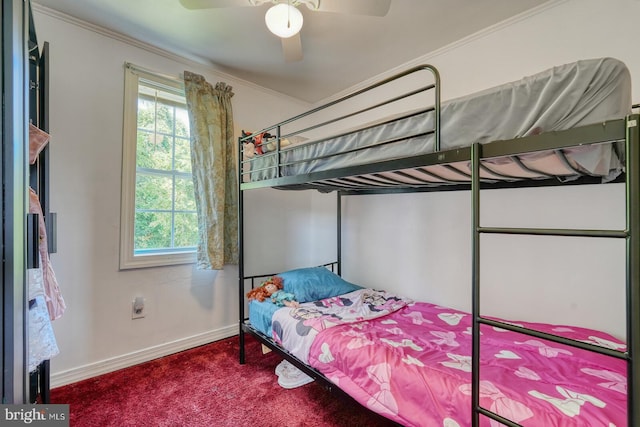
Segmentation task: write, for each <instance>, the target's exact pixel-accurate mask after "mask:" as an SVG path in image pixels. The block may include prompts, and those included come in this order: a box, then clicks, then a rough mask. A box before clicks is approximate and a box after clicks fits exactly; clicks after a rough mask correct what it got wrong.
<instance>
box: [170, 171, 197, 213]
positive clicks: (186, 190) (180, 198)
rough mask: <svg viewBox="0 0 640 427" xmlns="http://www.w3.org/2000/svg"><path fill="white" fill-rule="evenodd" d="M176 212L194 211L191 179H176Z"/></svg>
mask: <svg viewBox="0 0 640 427" xmlns="http://www.w3.org/2000/svg"><path fill="white" fill-rule="evenodd" d="M175 210H177V211H195V210H196V201H195V197H194V195H193V179H192V178H191V177H188V178H183V177H176V205H175Z"/></svg>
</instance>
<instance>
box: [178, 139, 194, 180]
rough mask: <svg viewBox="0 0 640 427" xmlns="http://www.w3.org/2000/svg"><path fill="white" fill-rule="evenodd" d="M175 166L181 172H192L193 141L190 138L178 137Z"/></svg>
mask: <svg viewBox="0 0 640 427" xmlns="http://www.w3.org/2000/svg"><path fill="white" fill-rule="evenodd" d="M175 144H176V149H175V150H176V151H175V153H176V154H175V160H176V164H175V168H176V170H177V171H179V172H185V173H191V142H190V141H189V139H185V138H176V142H175Z"/></svg>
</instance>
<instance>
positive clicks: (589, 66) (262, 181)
mask: <svg viewBox="0 0 640 427" xmlns="http://www.w3.org/2000/svg"><path fill="white" fill-rule="evenodd" d="M380 98H382V100H381V101H378V99H380ZM371 99H376V101H371ZM398 111H400V112H399V113H398ZM631 112H632V102H631V77H630V73H629V71H628V69H627V67H626V66H625V64H624V63H622V62H621V61H619V60H616V59H613V58H598V59H589V60H582V61H577V62H574V63H570V64H565V65H561V66H557V67H553V68H551V69H548V70H545V71H543V72H540V73H537V74H535V75H532V76H528V77H525V78H523V79H521V80H518V81H515V82H510V83H507V84H503V85H500V86H497V87H494V88H490V89H487V90H484V91H481V92H478V93H474V94H472V95H468V96H465V97H461V98H457V99H453V100H451V101H447V102H443V103H441V102H440V76H439V73H438V70H437V69H436V68H435V67H433V66H431V65H422V66H418V67H414V68H411V69H409V70H407V71H405V72H402V73H399V74H397V75H395V76H392V77H390V78H387V79H385V80H382V81H380V82H378V83H375V84H372V85H370V86H368V87H366V88H364V89H361V90H358V91H356V92H353V93H351V94H349V95H346V96H344V97H342V98H340V99H338V100H335V101H332V102H330V103H328V104H325V105H322V106H320V107H318V108H315V109H313V110H311V111H308V112H306V113H303V114H300V115H298V116H296V117H293V118H291V119H288V120H285V121H283V122H280V123H277V124H275V125H272V126H269V127H266V128H264V129H262V130H260V131H258V132H254V133H252V134H244V132H243V134H244V135H243V137H241V138H239V154H240V155H239V159H241V160H240V178H241V179H240V182H241V186H240V188H241V190H248V189H253V188H263V187H275V188H281V189H317V190H319V191H322V192H328V191H333V190H341V191H345V192H392V191H433V190H458V189H469V188H470V186H471V176H472V171H471V159H472V150H473V149H474V148H473V146H475V147H477V148H475V149H477V150H479V151H480V154H479V157H480V168H479V173H480V175H479V179H480V185H481V186H483V187H485V186H490V187H492V188H500V187H513V186H536V185H555V184H562V183H600V182H611V181H616V180H620V179H621V177H622V176H623V174H624V170H625V154H624V153H625V145H624V143H625V138H626V134H627V120H628V116H629V115H630V114H631ZM634 117H635V116H634ZM635 118H636V119H637V117H635ZM362 122H364V124H362V125H358V126H357V127H352V126H353V123H362ZM350 126H351V127H350ZM636 143H637V142H636Z"/></svg>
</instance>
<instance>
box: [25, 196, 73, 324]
mask: <svg viewBox="0 0 640 427" xmlns="http://www.w3.org/2000/svg"><path fill="white" fill-rule="evenodd" d="M29 212H30V213H34V214H38V229H39V230H38V231H39V235H40V243H39V246H38V249H39V251H40V259H41V260H42V265H41V267H42V275H43V278H44V293H45V300H46V302H47V308H48V309H49V317H50V318H51V320H56V319H59V318H61V317H62V315H63V314H64V310H65V309H66V308H67V306H66V305H65V303H64V299H62V293H61V292H60V288H59V287H58V281H57V280H56V275H55V273H54V272H53V267H52V266H51V260H50V259H49V251H48V249H47V229H46V227H45V225H44V215H42V208H41V207H40V200H39V199H38V195H37V194H36V192H35V191H33V189H32V188H29Z"/></svg>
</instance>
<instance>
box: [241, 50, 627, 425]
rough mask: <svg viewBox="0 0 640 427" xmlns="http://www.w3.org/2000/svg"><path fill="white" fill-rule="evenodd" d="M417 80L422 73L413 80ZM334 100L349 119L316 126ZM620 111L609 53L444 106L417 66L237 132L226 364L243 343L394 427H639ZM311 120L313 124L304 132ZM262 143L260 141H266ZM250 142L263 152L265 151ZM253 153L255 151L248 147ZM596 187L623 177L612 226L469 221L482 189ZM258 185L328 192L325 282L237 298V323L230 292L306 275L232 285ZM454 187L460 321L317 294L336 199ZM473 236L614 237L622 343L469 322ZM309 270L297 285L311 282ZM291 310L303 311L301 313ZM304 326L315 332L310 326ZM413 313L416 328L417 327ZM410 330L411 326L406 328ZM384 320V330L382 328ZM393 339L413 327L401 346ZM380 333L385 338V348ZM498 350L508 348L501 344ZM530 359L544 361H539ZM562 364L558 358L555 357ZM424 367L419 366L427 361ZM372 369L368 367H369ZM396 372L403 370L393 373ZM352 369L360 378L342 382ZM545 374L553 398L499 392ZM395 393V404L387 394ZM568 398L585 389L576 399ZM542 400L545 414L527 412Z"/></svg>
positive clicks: (595, 335) (375, 295)
mask: <svg viewBox="0 0 640 427" xmlns="http://www.w3.org/2000/svg"><path fill="white" fill-rule="evenodd" d="M417 74H419V75H421V76H425V75H426V76H427V77H421V78H415V75H417ZM407 78H409V79H411V81H412V84H413V82H419V83H418V84H417V86H415V88H413V89H409V90H406V85H405V86H400V87H403V88H405V89H404V90H402V91H401V92H400V94H396V93H393V94H392V95H391V96H390V97H388V98H386V99H385V100H384V101H381V102H378V103H375V104H373V105H368V106H365V107H362V103H361V102H352V101H353V100H354V99H355V98H358V97H361V96H362V95H366V96H368V95H369V94H370V93H371V92H372V91H376V90H380V88H383V87H385V86H386V85H393V84H396V83H397V82H398V80H401V79H407ZM425 80H426V81H427V84H426V85H424V84H423V83H424V81H425ZM385 93H387V94H388V93H389V91H387V92H385ZM424 94H428V96H429V97H430V103H429V104H427V105H428V107H426V108H424V107H421V106H418V108H415V103H413V104H412V102H408V103H407V104H405V106H404V107H403V108H405V110H403V112H402V113H399V114H393V115H392V116H390V117H388V118H384V117H379V118H376V119H375V120H373V121H368V122H365V124H364V125H361V126H358V127H356V128H342V129H340V127H339V126H337V125H338V124H339V123H351V122H352V121H353V120H355V118H356V117H362V116H371V115H372V114H371V113H372V111H374V110H377V109H382V110H384V111H390V110H389V108H390V106H392V105H395V104H397V103H399V102H404V101H405V100H407V99H409V98H411V97H416V96H420V97H422V98H420V101H419V102H420V103H424ZM347 104H348V105H349V108H350V111H349V112H346V113H345V112H344V109H342V110H341V115H340V116H336V117H330V118H328V117H329V116H328V114H326V111H327V110H328V109H332V108H336V107H338V110H340V107H341V106H343V105H347ZM407 105H408V106H411V107H413V108H408V107H407ZM354 106H355V107H354ZM631 107H632V106H631V79H630V75H629V72H628V70H627V68H626V66H625V65H624V64H623V63H621V62H620V61H618V60H615V59H612V58H598V59H592V60H585V61H578V62H576V63H572V64H565V65H561V66H558V67H554V68H552V69H549V70H546V71H544V72H541V73H538V74H536V75H533V76H530V77H526V78H524V79H522V80H520V81H517V82H511V83H508V84H505V85H501V86H498V87H496V88H492V89H489V90H486V91H483V92H480V93H477V94H473V95H470V96H467V97H463V98H459V99H455V100H452V101H449V102H446V103H441V102H440V76H439V73H438V71H437V70H436V69H435V67H433V66H430V65H424V66H418V67H414V68H411V69H409V70H407V71H405V72H402V73H399V74H397V75H395V76H392V77H390V78H388V79H385V80H382V81H380V82H378V83H375V84H372V85H370V86H368V87H366V88H363V89H361V90H358V91H355V92H353V93H351V94H349V95H346V96H344V97H342V98H340V99H338V100H336V101H333V102H330V103H327V104H325V105H323V106H320V107H318V108H316V109H314V110H311V111H309V112H307V113H304V114H301V115H299V116H296V117H294V118H292V119H289V120H286V121H283V122H281V123H278V124H276V125H273V126H270V127H267V128H264V129H262V130H260V131H259V132H254V133H252V134H247V135H244V136H243V137H241V138H240V139H239V143H238V159H239V182H240V198H239V222H240V227H239V242H240V263H239V299H240V302H239V312H240V316H239V334H240V335H239V337H240V355H239V357H240V363H245V357H246V354H245V351H244V341H245V334H246V333H249V334H251V335H252V336H254V337H256V338H257V339H258V340H260V341H261V342H262V343H263V344H264V345H266V346H268V347H269V348H271V349H273V350H275V351H277V352H279V353H280V354H281V355H282V356H283V357H284V358H285V359H287V360H289V361H290V362H291V363H292V364H294V365H295V366H296V367H298V368H300V369H301V370H303V371H304V372H305V373H306V374H307V375H309V376H311V377H312V378H314V379H316V380H318V381H321V382H322V383H323V384H325V385H326V386H327V387H328V388H330V389H332V390H337V391H339V392H344V393H345V394H347V395H349V396H351V397H353V398H354V399H356V400H357V401H358V402H360V403H362V404H363V405H365V406H367V407H369V408H370V409H372V410H374V411H376V412H378V413H380V414H382V415H383V416H386V417H388V418H390V419H392V420H394V421H396V422H398V423H401V424H406V425H445V426H457V425H461V426H462V425H473V426H474V427H475V426H479V425H498V424H497V423H501V424H503V425H507V426H519V425H604V426H613V425H615V426H617V427H620V426H622V425H629V426H635V425H640V411H638V410H637V409H635V408H634V402H636V400H637V397H636V395H635V393H636V390H639V389H638V386H640V375H638V369H640V361H638V360H639V359H638V356H636V354H637V352H638V351H640V348H639V347H638V346H640V332H639V331H640V328H639V327H638V325H640V292H639V291H640V257H639V254H638V250H639V249H638V248H640V239H639V235H640V234H639V233H640V230H639V229H638V227H639V226H640V201H639V199H640V195H639V192H640V172H639V168H640V145H639V144H640V137H639V135H640V133H639V132H638V120H639V116H638V115H637V114H631V113H632V110H631ZM312 116H314V117H321V119H317V120H316V122H315V123H314V121H313V120H312V119H310V118H311V117H312ZM321 129H329V132H330V133H331V134H330V135H325V134H323V133H322V132H320V130H321ZM336 129H337V130H336ZM271 135H273V139H271V140H269V139H267V138H269V136H271ZM265 140H266V141H269V143H268V144H267V145H266V146H265V145H264V143H265ZM290 142H293V143H290ZM258 144H261V145H263V146H262V147H261V148H262V149H261V150H259V151H258V150H256V145H258ZM609 182H624V183H625V186H626V198H627V200H626V226H625V229H624V230H583V229H546V228H545V229H542V228H513V227H511V228H506V227H483V226H481V225H480V196H481V193H482V191H481V190H482V189H485V188H505V187H509V188H510V187H528V186H547V185H577V184H582V183H603V184H604V183H609ZM265 187H271V188H279V189H296V190H297V189H316V190H319V191H322V192H330V191H335V192H336V194H337V213H336V214H337V218H338V221H337V224H338V227H337V228H338V230H337V233H338V234H337V236H338V237H337V260H336V262H334V263H331V264H330V265H329V266H325V267H321V271H326V272H328V273H325V274H323V275H322V277H323V278H322V279H321V280H315V281H312V282H313V283H311V282H309V280H306V279H305V280H303V281H302V282H303V283H304V287H308V286H312V289H314V292H313V293H312V294H313V295H307V296H305V297H304V298H302V301H301V303H302V304H301V306H300V307H299V308H289V307H286V308H280V309H278V308H277V307H275V306H273V307H270V306H269V305H268V303H267V305H266V306H265V305H264V304H258V303H255V302H254V301H252V302H251V304H250V305H249V316H248V317H247V316H246V315H245V305H246V298H245V294H246V292H247V290H249V289H251V288H254V287H255V286H257V285H259V283H260V282H261V280H264V279H265V278H268V277H269V276H272V275H274V274H278V275H281V276H282V277H284V285H285V290H287V291H290V292H291V291H295V292H294V293H296V292H302V293H303V295H306V294H305V293H306V292H308V291H307V290H304V289H303V288H300V287H297V288H295V286H298V282H299V280H298V279H299V278H298V275H299V274H302V276H303V278H306V273H308V272H309V271H312V272H314V274H317V272H318V270H317V269H311V270H308V269H302V270H300V271H298V270H295V271H294V272H293V276H292V272H284V273H280V272H272V273H269V274H263V275H258V276H256V275H245V260H244V232H243V222H244V212H243V205H244V202H243V194H244V192H245V191H247V190H251V189H255V188H265ZM461 189H462V190H470V194H471V198H472V203H471V207H472V224H471V225H472V230H473V234H472V249H473V250H472V259H471V260H470V261H471V265H472V310H471V312H470V313H463V312H459V311H452V310H451V309H448V308H446V307H438V306H434V305H431V304H428V303H426V302H415V301H409V300H406V299H405V298H403V297H401V296H396V295H390V294H387V293H385V292H383V291H375V290H372V289H369V288H366V287H362V284H357V285H353V284H349V283H348V282H346V283H347V285H345V286H342V287H341V286H330V287H329V289H328V290H326V292H325V291H323V290H322V289H324V288H323V287H322V284H325V283H332V284H335V283H338V284H340V283H341V282H340V281H341V279H339V274H340V270H341V211H342V205H341V200H342V198H343V197H345V196H352V195H358V194H379V193H395V192H423V191H441V190H461ZM482 234H506V235H539V236H581V237H594V238H595V237H605V238H614V239H624V240H625V241H626V265H627V267H626V268H627V274H626V280H627V283H626V312H627V324H626V340H625V342H621V341H620V340H616V339H615V338H614V337H611V336H609V335H606V334H602V333H600V332H598V331H594V330H586V329H582V328H577V327H571V326H566V325H547V324H542V323H527V322H520V321H517V319H512V320H505V319H498V318H493V317H489V316H485V315H483V314H482V313H481V312H480V301H479V300H480V274H479V273H480V270H479V269H480V244H479V242H480V236H481V235H482ZM327 268H330V269H331V271H332V272H329V270H328V269H327ZM333 272H335V273H336V274H334V273H333ZM314 274H312V275H311V276H312V277H315V276H314ZM326 274H329V276H326ZM334 276H335V277H334ZM292 277H293V278H294V279H292ZM287 278H288V279H287ZM288 283H289V287H288V286H287V284H288ZM343 284H344V283H343ZM348 285H351V286H356V287H357V289H355V290H354V288H352V287H349V286H348ZM292 286H293V287H292ZM305 289H306V288H305ZM372 299H373V300H375V301H379V302H380V304H381V305H382V308H381V309H380V308H379V307H378V305H377V304H374V305H373V306H372V305H371V303H370V301H371V300H372ZM363 301H366V302H363ZM340 306H347V307H348V310H347V311H346V312H345V311H344V310H343V308H342V307H340ZM355 307H358V308H357V309H355ZM301 311H302V312H303V313H304V312H310V313H314V314H310V315H305V314H300V313H301ZM318 312H319V313H320V314H318ZM363 312H364V314H363ZM354 313H355V314H354ZM443 314H448V315H452V316H453V317H454V318H455V319H456V321H455V322H452V323H455V327H456V328H461V329H455V330H452V329H449V328H446V329H445V328H444V327H445V326H452V325H445V324H444V323H447V322H444V323H443V322H442V319H443V317H442V315H443ZM305 316H306V317H305ZM309 318H314V319H322V322H320V323H321V324H320V325H316V326H313V324H314V322H313V321H311V322H309ZM416 318H419V319H422V320H420V321H419V322H416V321H415V319H416ZM407 319H410V321H407ZM316 323H317V322H316ZM417 323H420V325H419V327H416V326H415V325H416V324H417ZM301 324H304V325H305V328H304V333H300V329H299V327H300V325H301ZM391 324H393V325H394V326H393V327H390V326H389V325H391ZM310 325H311V326H310ZM297 328H298V329H297ZM433 328H435V329H433ZM296 329H297V330H298V332H296ZM310 330H311V332H309V331H310ZM356 330H357V331H356ZM354 331H355V332H354ZM384 331H386V332H384ZM389 331H391V332H389ZM407 331H413V332H412V333H411V334H408V335H406V336H404V335H403V333H405V332H407ZM356 332H357V333H356ZM389 333H391V334H392V335H393V334H394V333H395V334H396V336H395V338H396V339H395V341H394V340H393V339H391V338H390V336H389ZM363 334H364V335H363ZM385 334H386V335H385ZM296 335H297V336H296ZM427 336H429V337H432V336H437V337H439V338H438V339H439V340H440V341H442V342H440V343H438V345H436V346H435V347H434V346H433V344H429V342H430V340H429V339H428V338H427ZM506 336H510V338H505V337H506ZM345 337H350V339H355V338H357V339H359V340H361V342H362V341H366V342H368V343H369V344H371V343H373V344H372V345H368V346H367V347H368V348H369V349H375V350H374V351H371V350H369V352H368V353H366V354H367V356H365V357H363V356H362V354H355V353H353V354H352V352H350V351H348V350H351V347H350V345H351V346H353V344H349V342H353V341H349V340H347V339H346V338H345ZM373 337H377V338H373ZM380 337H382V338H380ZM514 337H516V338H514ZM385 339H386V341H384V340H385ZM398 340H399V341H398ZM431 341H433V340H431ZM507 341H509V344H507ZM394 342H395V344H394ZM446 342H449V344H451V345H455V344H457V345H458V346H462V347H465V348H466V350H465V351H463V352H461V353H456V352H452V351H447V349H448V348H449V349H450V348H451V347H447V345H449V344H445V343H446ZM339 343H343V344H339ZM398 343H404V344H406V345H401V344H398ZM513 343H516V344H517V348H512V347H509V348H508V347H507V345H511V344H513ZM525 343H528V344H525ZM527 345H528V346H529V347H527ZM427 346H430V347H429V349H428V350H427V349H425V347H427ZM523 346H524V347H527V349H524V347H523ZM398 348H400V349H401V350H398ZM492 352H493V353H492ZM549 352H551V353H553V356H554V357H555V356H558V355H560V357H559V358H558V359H554V362H553V363H556V362H557V361H559V360H560V359H563V360H564V362H563V364H562V366H560V365H559V366H558V369H557V370H556V369H555V368H554V367H552V364H553V363H551V362H550V360H551V359H549V358H547V357H548V356H549ZM354 354H355V355H354ZM487 354H495V355H498V354H502V355H517V356H519V358H520V359H521V358H524V359H526V361H527V363H528V364H516V365H514V366H511V367H509V366H508V365H509V362H508V361H506V360H507V359H509V357H500V358H494V359H491V360H493V361H495V360H497V359H502V360H501V361H500V363H497V364H492V363H493V362H492V363H489V362H488V359H487V357H488V356H487ZM523 354H526V357H525V356H523ZM399 355H400V356H399ZM461 355H462V356H461ZM540 355H542V356H543V357H542V358H538V357H539V356H540ZM567 355H570V356H569V357H564V356H567ZM398 357H400V358H401V359H402V358H404V362H403V363H399V364H398V365H393V366H394V368H389V367H388V366H387V365H386V363H382V362H380V361H382V360H386V361H388V360H389V359H393V358H396V359H397V358H398ZM432 357H433V358H434V360H430V358H432ZM514 359H515V358H514ZM362 360H367V361H368V362H370V363H369V365H367V366H363V363H361V362H358V361H362ZM447 360H448V362H447ZM374 361H378V362H380V363H379V364H378V365H374ZM400 362H402V361H400ZM389 363H390V362H389ZM447 363H450V364H458V367H460V366H462V368H461V369H458V374H459V375H452V374H451V373H450V372H446V373H443V368H442V367H443V366H447ZM558 363H559V362H558ZM564 363H567V364H566V365H565V364H564ZM572 363H573V364H572ZM592 363H593V364H592ZM381 365H384V366H385V368H381V367H380V366H381ZM349 366H351V367H353V368H354V369H352V370H350V369H349ZM407 366H409V367H410V368H407ZM416 366H418V367H419V368H416ZM580 366H582V368H583V369H587V371H588V372H591V373H595V372H600V374H601V375H604V377H606V378H607V380H605V381H604V382H605V383H607V384H609V385H608V386H607V387H608V388H607V390H606V391H605V390H604V389H603V388H600V389H598V384H600V386H602V383H603V377H600V378H598V377H597V375H596V376H593V375H585V372H586V371H585V370H580ZM584 366H587V368H584ZM401 367H402V368H401ZM389 369H394V373H398V375H394V381H400V382H397V383H394V382H389V381H387V377H388V375H389V373H390V371H389ZM401 369H408V370H407V371H406V372H404V373H403V374H400V373H399V372H400V370H401ZM358 370H359V371H362V372H354V371H358ZM444 370H445V371H446V369H444ZM545 370H546V371H547V372H546V373H549V375H550V377H549V378H547V379H546V380H544V381H543V382H545V383H546V384H548V385H549V384H557V385H558V388H556V389H555V390H551V389H549V390H547V391H541V390H539V389H537V390H534V391H532V390H531V389H527V390H529V391H528V392H526V391H525V392H522V391H521V390H520V391H519V390H518V386H515V385H514V386H513V387H511V383H515V382H517V381H514V378H515V377H518V378H519V380H520V381H527V379H528V380H531V379H532V378H533V377H536V378H538V380H539V379H540V376H541V372H544V371H545ZM426 371H428V372H429V374H425V372H426ZM560 371H564V372H565V374H563V376H562V378H559V377H557V376H555V375H556V374H557V373H558V372H560ZM546 373H545V375H546ZM356 374H363V375H365V376H366V375H368V379H367V378H364V379H363V378H359V377H355V376H354V375H356ZM513 374H515V376H514V375H513ZM492 375H494V376H495V377H496V378H501V379H502V380H503V381H502V382H501V383H500V384H499V385H497V386H496V384H493V383H492V382H491V381H489V380H488V378H489V379H492V377H491V376H492ZM564 375H566V376H564ZM443 376H444V377H447V378H452V382H448V381H445V379H444V378H443ZM552 377H553V379H552ZM381 378H382V379H381ZM402 378H405V380H404V381H405V382H404V383H403V382H402V381H403V380H402ZM407 378H408V380H407ZM505 378H510V379H505ZM572 381H576V382H572ZM416 383H417V385H416ZM434 384H438V385H437V386H436V385H434ZM560 384H563V385H566V387H560ZM591 386H593V387H591ZM376 387H377V388H376ZM403 389H404V390H405V391H408V394H402V393H401V391H402V390H403ZM583 389H588V390H590V391H591V393H580V392H579V391H577V390H583ZM411 396H417V397H416V398H413V397H411ZM525 399H528V400H525ZM542 401H545V402H546V403H544V404H540V402H542ZM372 402H373V403H372ZM550 402H551V403H550ZM553 402H555V403H553ZM563 405H565V406H564V407H562V406H563ZM402 407H406V408H408V409H404V410H403V409H402ZM529 409H531V411H530V412H531V413H529V412H528V411H529ZM581 410H582V415H579V414H580V412H581ZM447 414H449V415H450V414H457V416H448V415H447ZM464 414H467V415H464ZM576 415H577V416H576ZM581 416H582V417H583V418H580V417H581ZM591 417H594V418H591ZM563 420H564V421H563ZM614 420H615V422H614ZM519 422H521V423H522V424H519ZM572 423H573V424H572Z"/></svg>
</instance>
